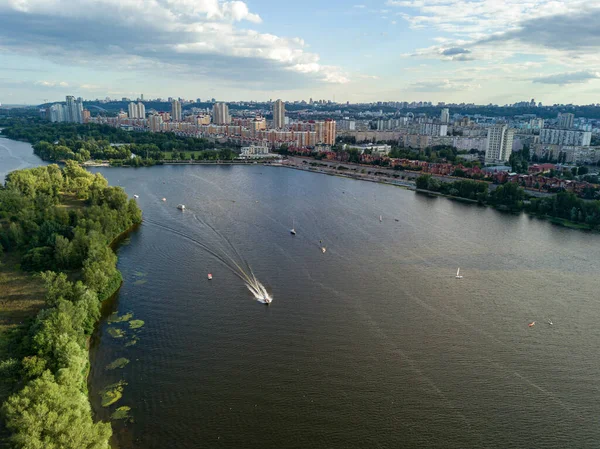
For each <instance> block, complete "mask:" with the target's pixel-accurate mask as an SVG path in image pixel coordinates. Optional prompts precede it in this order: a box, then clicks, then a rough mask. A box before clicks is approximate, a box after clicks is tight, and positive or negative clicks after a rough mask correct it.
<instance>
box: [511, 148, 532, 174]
mask: <svg viewBox="0 0 600 449" xmlns="http://www.w3.org/2000/svg"><path fill="white" fill-rule="evenodd" d="M529 158H530V155H529V147H528V146H527V145H524V146H523V149H522V150H521V151H514V152H512V153H511V154H510V157H509V158H508V163H509V164H510V166H511V170H512V171H513V172H514V173H527V171H528V170H529Z"/></svg>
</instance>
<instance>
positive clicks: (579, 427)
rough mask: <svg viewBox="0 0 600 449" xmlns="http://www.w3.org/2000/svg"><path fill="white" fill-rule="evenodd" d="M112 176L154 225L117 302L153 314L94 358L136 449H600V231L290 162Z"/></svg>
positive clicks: (142, 239) (143, 315)
mask: <svg viewBox="0 0 600 449" xmlns="http://www.w3.org/2000/svg"><path fill="white" fill-rule="evenodd" d="M96 171H99V172H101V173H102V174H103V175H104V176H106V177H107V178H108V179H109V181H110V183H111V184H118V185H122V186H123V187H124V188H125V189H126V191H127V192H128V193H129V194H130V195H134V194H138V195H139V196H140V198H139V200H138V201H139V203H140V206H141V207H142V209H143V211H144V217H145V222H144V224H143V225H142V226H141V227H140V228H139V229H138V230H137V231H136V232H134V233H133V234H132V235H131V236H130V237H129V238H128V239H127V241H125V242H124V244H123V246H121V248H120V249H119V268H120V270H121V271H122V272H123V275H124V278H125V282H124V284H123V287H122V289H121V290H120V293H119V295H118V297H117V298H116V299H115V301H114V302H113V303H112V304H110V305H109V307H110V308H112V310H109V311H108V313H110V312H112V311H117V312H118V313H120V314H123V313H126V312H132V313H133V314H134V318H135V319H140V320H143V321H144V322H145V325H144V326H143V327H142V328H140V329H139V330H130V329H129V328H128V327H127V323H125V324H123V323H121V324H112V325H109V324H108V323H107V321H106V320H104V321H103V322H102V324H101V326H100V328H99V330H98V332H97V335H96V338H95V343H94V349H93V351H92V371H91V376H90V387H91V396H92V399H93V405H94V409H95V410H96V412H97V413H98V416H99V417H100V418H102V419H108V418H109V416H110V414H111V413H112V412H113V411H114V409H115V407H116V406H130V407H131V415H132V417H133V419H134V422H133V423H123V422H118V423H116V424H114V429H115V442H116V443H117V444H118V445H119V447H121V448H140V449H142V448H144V449H152V448H157V449H158V448H182V449H186V448H189V449H192V448H217V447H223V448H257V449H258V448H261V449H264V448H376V447H378V448H398V447H422V448H467V447H489V448H506V447H515V448H516V447H518V448H531V447H536V448H550V447H552V448H564V447H578V448H579V447H581V448H582V447H598V446H600V426H599V423H598V416H599V412H600V390H599V388H600V378H599V365H600V363H599V362H598V357H597V354H598V347H600V325H599V323H600V295H599V293H598V292H599V286H600V282H599V281H598V271H599V265H600V262H599V261H600V237H599V236H598V235H595V234H590V233H585V232H581V231H574V230H568V229H563V228H560V227H556V226H554V225H551V224H549V223H547V222H544V221H540V220H537V219H532V218H529V217H527V216H524V215H520V216H512V215H506V214H502V213H499V212H497V211H494V210H492V209H486V208H481V207H478V206H473V205H470V204H469V205H466V204H462V203H459V202H454V201H450V200H447V199H443V198H430V197H427V196H423V195H421V194H415V193H414V192H411V191H407V190H402V189H399V188H396V187H392V186H386V185H377V184H372V183H366V182H360V181H352V180H348V179H343V178H336V177H330V176H323V175H318V174H312V173H308V172H301V171H294V170H289V169H285V168H277V167H263V166H260V165H256V166H250V167H238V166H234V167H229V166H220V167H199V166H188V167H172V166H164V167H154V168H146V169H97V170H96ZM163 197H164V198H166V201H164V202H163V201H162V200H161V199H162V198H163ZM179 203H182V204H185V205H186V210H185V212H183V213H182V212H180V211H179V210H177V208H176V206H177V204H179ZM380 215H382V217H383V221H382V222H379V216H380ZM292 220H294V223H295V227H296V230H297V231H298V235H296V236H295V237H294V236H291V235H290V233H289V229H290V227H291V225H292ZM320 240H322V242H323V243H322V244H323V245H324V246H326V247H327V252H326V253H325V254H323V253H322V252H321V250H320V245H321V243H320V242H319V241H320ZM228 257H229V258H228ZM231 260H236V261H240V260H242V261H245V262H247V264H248V265H249V267H250V268H251V269H252V271H253V272H254V274H255V276H256V278H257V279H258V280H259V281H260V282H262V283H263V284H264V285H265V286H266V287H267V289H268V290H269V292H271V293H272V295H273V298H274V299H273V303H272V304H271V305H270V306H268V307H267V306H265V305H263V304H260V303H259V302H257V301H256V300H255V299H254V297H253V295H252V294H251V293H250V291H249V290H248V289H247V288H246V286H245V285H244V283H243V282H242V280H241V279H240V278H239V277H238V276H237V275H236V274H235V272H234V271H235V270H233V269H232V265H231ZM240 263H241V262H240ZM458 267H460V268H461V274H463V275H464V279H462V280H456V279H455V278H454V275H455V273H456V269H457V268H458ZM209 272H210V273H212V274H213V276H214V279H213V280H212V281H208V280H207V273H209ZM547 320H551V321H552V322H553V323H554V324H553V325H549V324H548V323H547ZM532 321H535V322H536V325H535V326H533V327H528V323H530V322H532ZM119 326H120V328H121V329H123V330H124V331H125V333H126V335H125V336H124V337H121V338H114V337H112V336H111V335H109V333H108V329H109V327H119ZM134 335H135V336H137V337H136V338H137V340H135V339H134V338H133V337H134ZM132 341H137V343H136V344H134V345H130V346H126V344H127V342H132ZM118 357H126V358H127V359H129V360H130V361H131V362H130V363H129V364H128V365H127V366H125V367H124V368H122V369H115V370H106V369H105V367H106V365H107V364H109V363H110V362H111V361H113V360H115V359H117V358H118ZM119 380H124V381H125V382H127V383H128V385H127V386H125V388H124V393H123V398H122V399H121V400H120V401H119V402H118V403H117V404H116V405H115V406H112V407H110V408H102V407H100V404H99V396H98V391H99V390H100V389H101V388H102V387H104V386H106V385H107V384H110V383H114V382H116V381H119Z"/></svg>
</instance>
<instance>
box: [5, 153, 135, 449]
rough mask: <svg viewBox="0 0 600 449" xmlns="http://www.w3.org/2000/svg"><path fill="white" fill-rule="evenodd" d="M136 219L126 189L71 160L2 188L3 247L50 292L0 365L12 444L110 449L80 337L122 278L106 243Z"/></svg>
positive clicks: (14, 176)
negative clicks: (9, 391) (96, 414)
mask: <svg viewBox="0 0 600 449" xmlns="http://www.w3.org/2000/svg"><path fill="white" fill-rule="evenodd" d="M141 219H142V214H141V211H140V209H139V208H138V206H137V204H136V203H135V201H134V200H128V198H127V195H126V193H125V192H124V191H123V189H121V188H120V187H109V186H108V183H107V181H106V179H104V178H103V177H102V175H100V174H96V175H93V174H91V173H89V172H87V171H85V170H84V169H82V168H81V167H79V166H78V165H77V163H75V162H73V161H69V162H67V164H66V166H65V168H64V169H62V170H61V169H60V168H59V167H58V166H56V165H49V166H47V167H39V168H34V169H28V170H20V171H16V172H12V173H10V174H9V175H8V177H7V181H6V184H5V186H3V187H0V225H1V226H0V248H3V249H4V251H11V252H16V253H18V254H21V255H22V257H21V261H22V264H21V265H22V268H23V269H26V270H30V271H41V272H42V277H43V279H44V281H45V282H46V287H47V294H46V298H45V301H46V307H45V308H44V309H43V310H42V311H40V312H39V314H38V315H37V317H36V318H35V320H34V321H33V323H32V324H31V326H30V327H29V330H28V332H27V333H26V335H25V336H24V338H23V339H22V341H21V342H20V343H19V345H18V347H15V348H14V351H13V356H12V358H10V359H9V360H5V361H3V362H2V364H1V366H0V368H1V373H0V375H2V376H4V377H5V378H10V379H13V380H14V384H15V385H17V386H18V387H20V390H18V391H17V392H15V393H14V394H13V395H12V396H10V397H9V399H8V400H7V401H6V402H5V403H4V405H3V406H2V414H3V417H4V419H5V423H6V427H7V428H8V429H9V430H10V431H11V432H12V437H11V438H12V443H13V446H14V447H16V448H21V449H25V448H56V449H58V448H66V449H76V448H77V449H79V448H89V449H92V448H93V449H107V448H108V447H109V446H108V439H109V438H110V435H111V428H110V424H107V423H94V422H93V420H92V413H91V408H90V404H89V402H88V398H87V389H86V375H87V371H88V354H87V349H86V341H87V338H88V337H89V335H90V334H91V333H92V331H93V328H94V324H95V322H96V321H97V320H98V319H99V317H100V303H101V301H102V300H104V299H105V298H107V297H108V296H110V295H112V294H113V293H114V292H115V291H116V290H117V289H118V287H119V285H120V284H121V280H122V279H121V274H120V273H119V271H118V270H117V268H116V262H117V258H116V256H115V254H114V252H113V251H112V249H111V248H110V247H109V244H110V242H111V241H112V240H113V239H114V238H115V237H117V236H118V235H119V234H120V233H122V232H123V231H125V230H127V229H128V228H130V227H131V226H132V225H135V224H138V223H140V222H141ZM67 273H68V274H69V275H67ZM70 278H72V279H73V280H70ZM75 279H77V280H75Z"/></svg>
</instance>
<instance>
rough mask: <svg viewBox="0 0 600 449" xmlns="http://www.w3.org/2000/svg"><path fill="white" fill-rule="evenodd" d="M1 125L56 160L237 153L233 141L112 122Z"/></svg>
mask: <svg viewBox="0 0 600 449" xmlns="http://www.w3.org/2000/svg"><path fill="white" fill-rule="evenodd" d="M0 127H4V129H3V130H2V135H4V136H6V137H8V138H9V139H15V140H24V141H27V142H29V143H31V144H32V145H33V146H34V151H35V153H36V154H37V155H38V156H40V157H41V158H42V159H44V160H47V161H53V162H56V161H62V160H69V159H72V160H76V161H79V162H82V161H86V160H89V159H103V160H121V161H124V160H128V159H130V158H131V155H132V153H133V154H135V155H138V157H140V158H142V159H153V160H160V159H163V158H165V159H171V158H172V157H173V155H176V156H177V158H179V157H180V156H181V154H182V153H184V154H186V153H190V152H194V153H195V154H196V157H200V158H201V159H211V158H217V157H221V158H222V159H232V158H234V157H235V156H237V154H236V153H235V152H234V151H233V150H234V149H235V146H232V145H229V144H222V143H214V142H210V141H208V140H207V139H202V138H196V137H181V136H177V135H175V134H174V133H151V132H139V131H124V130H123V129H120V128H115V127H112V126H109V125H97V124H76V123H48V122H44V121H40V120H36V119H33V118H22V119H21V118H11V119H0ZM111 144H127V145H118V146H115V145H111ZM215 150H217V151H215ZM166 153H168V154H166ZM222 159H221V160H222ZM129 164H131V163H129ZM122 165H128V163H125V164H122ZM138 165H139V164H138Z"/></svg>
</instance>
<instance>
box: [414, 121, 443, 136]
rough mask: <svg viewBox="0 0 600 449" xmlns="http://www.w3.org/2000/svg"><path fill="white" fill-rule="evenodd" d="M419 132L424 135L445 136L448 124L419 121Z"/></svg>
mask: <svg viewBox="0 0 600 449" xmlns="http://www.w3.org/2000/svg"><path fill="white" fill-rule="evenodd" d="M419 134H422V135H424V136H445V135H446V134H448V125H444V124H439V123H421V125H420V127H419Z"/></svg>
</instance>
